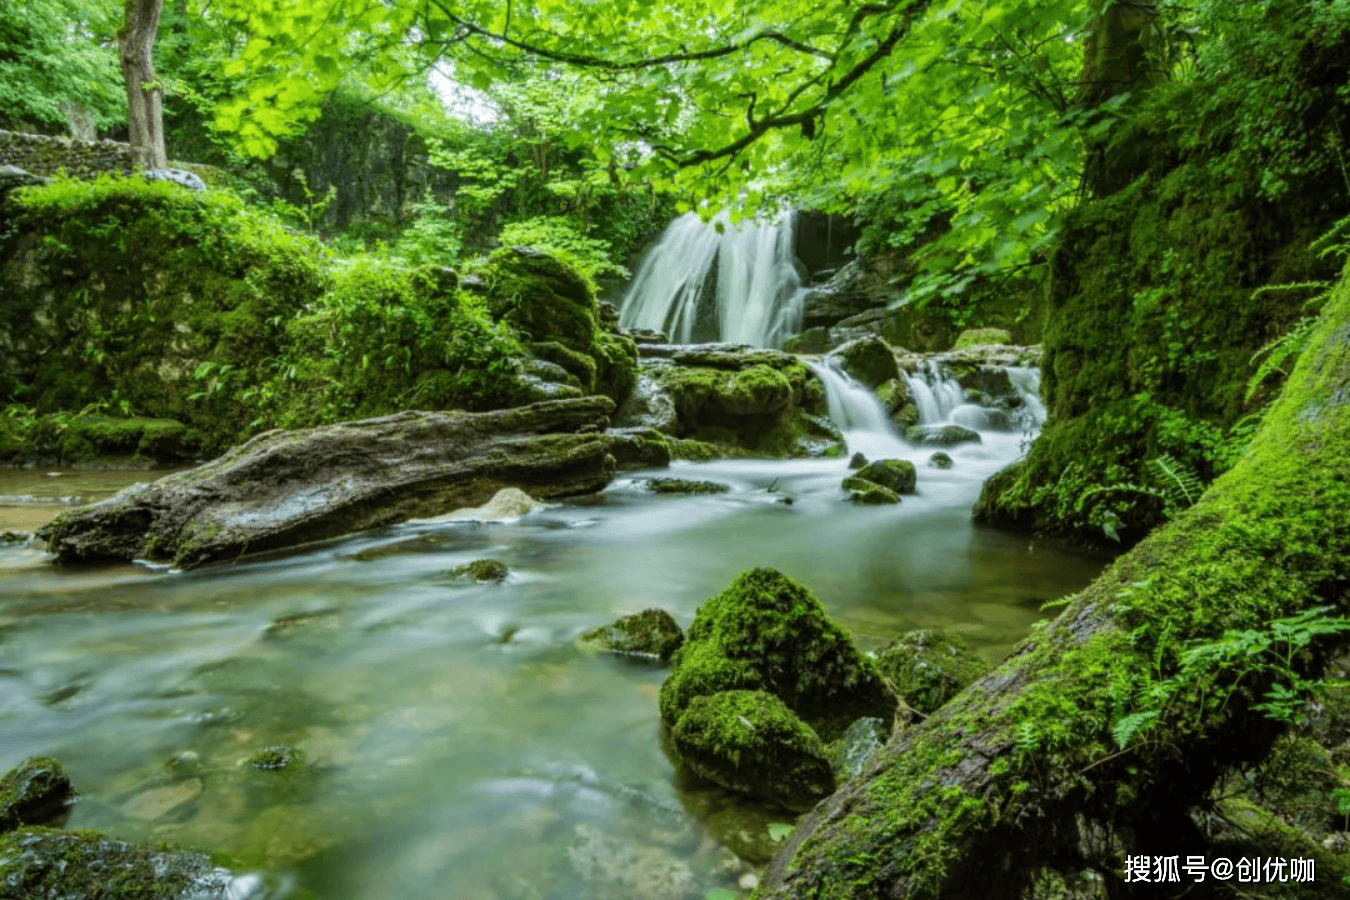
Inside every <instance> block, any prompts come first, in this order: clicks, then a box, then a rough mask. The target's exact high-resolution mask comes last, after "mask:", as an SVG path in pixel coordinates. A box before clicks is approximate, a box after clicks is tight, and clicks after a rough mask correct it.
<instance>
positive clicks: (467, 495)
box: [43, 397, 629, 567]
mask: <svg viewBox="0 0 1350 900" xmlns="http://www.w3.org/2000/svg"><path fill="white" fill-rule="evenodd" d="M613 408H614V405H613V403H612V402H611V401H610V400H609V399H608V398H605V397H586V398H581V399H576V400H556V401H549V402H544V403H536V404H533V405H532V406H526V407H520V408H517V409H508V410H497V411H494V412H487V413H466V412H443V413H428V412H404V413H399V414H397V415H392V416H384V417H381V418H377V419H366V420H364V421H359V422H345V423H341V424H338V425H327V426H323V427H319V428H310V429H303V430H297V431H271V432H266V433H264V434H260V435H258V436H257V437H255V438H253V439H252V440H250V441H248V442H247V443H244V444H241V445H239V446H238V447H235V448H234V449H232V450H230V451H229V452H227V453H226V454H225V455H223V456H221V457H220V458H219V459H216V460H213V461H212V462H209V463H206V464H205V465H202V466H199V467H197V468H196V469H192V470H190V471H187V472H180V473H177V474H175V475H170V476H168V477H167V478H163V479H160V480H159V481H157V482H155V483H153V484H149V485H146V484H139V485H133V486H132V487H130V488H128V489H126V490H124V491H122V492H121V493H119V494H117V495H115V496H113V497H111V498H109V499H107V500H105V501H103V502H101V503H97V504H94V505H92V506H87V507H83V508H80V509H77V510H72V511H70V512H68V513H65V514H63V515H61V516H59V517H57V518H56V519H55V520H53V521H52V522H51V523H50V524H49V525H48V526H47V527H46V528H45V529H44V532H43V536H44V537H45V538H46V540H47V541H48V544H49V546H50V548H51V549H52V551H53V552H54V553H56V554H57V556H58V557H59V558H60V559H62V560H131V559H149V560H163V561H169V562H172V563H173V564H174V565H177V566H180V567H190V566H197V565H202V564H204V563H210V562H217V561H221V560H232V559H235V558H237V557H239V556H241V555H243V554H245V553H254V552H258V551H263V550H274V549H278V548H284V547H290V546H294V545H296V544H301V543H305V542H307V541H314V540H322V539H324V538H329V537H335V536H337V535H341V534H346V533H349V532H353V531H360V530H363V529H367V528H375V527H379V526H382V525H389V524H393V523H395V522H401V521H405V520H407V519H411V518H427V517H431V516H436V515H440V514H443V513H445V512H449V511H451V510H455V509H459V508H462V507H468V506H477V505H479V504H481V503H483V502H485V501H487V500H488V499H489V498H491V497H492V496H493V494H495V493H496V492H497V491H499V490H501V489H502V488H507V487H516V488H521V489H523V490H526V491H528V493H529V494H530V495H531V496H533V497H536V498H539V499H544V500H547V499H551V498H554V497H562V496H567V495H572V494H585V493H590V492H593V491H598V490H600V489H602V488H603V487H604V486H605V485H607V484H608V483H609V481H610V480H611V479H612V478H613V475H614V470H615V458H614V455H613V454H612V453H611V447H612V445H614V444H615V443H616V442H619V443H622V442H624V441H627V440H629V438H628V436H610V435H607V434H604V433H603V432H601V431H600V430H599V429H600V428H603V426H604V424H605V422H606V416H607V415H608V414H609V413H610V412H611V411H612V410H613ZM581 431H586V432H587V433H578V432H581Z"/></svg>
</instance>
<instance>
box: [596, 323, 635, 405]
mask: <svg viewBox="0 0 1350 900" xmlns="http://www.w3.org/2000/svg"><path fill="white" fill-rule="evenodd" d="M595 363H596V372H595V391H596V393H598V394H604V395H605V396H606V397H609V398H610V399H611V400H613V401H614V404H615V405H616V406H618V405H620V404H622V403H623V402H624V401H625V400H627V399H628V395H629V394H631V393H632V392H633V387H634V386H635V385H636V384H637V379H638V349H637V344H636V343H635V342H634V341H633V339H632V338H630V337H625V336H623V335H617V334H609V333H608V332H601V333H599V334H598V335H596V339H595Z"/></svg>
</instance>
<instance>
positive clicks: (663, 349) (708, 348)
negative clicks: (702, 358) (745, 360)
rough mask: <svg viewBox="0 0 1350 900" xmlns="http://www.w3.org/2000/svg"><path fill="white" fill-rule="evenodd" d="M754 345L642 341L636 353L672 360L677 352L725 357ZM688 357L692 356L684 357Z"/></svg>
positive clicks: (746, 350)
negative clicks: (653, 342) (652, 342)
mask: <svg viewBox="0 0 1350 900" xmlns="http://www.w3.org/2000/svg"><path fill="white" fill-rule="evenodd" d="M754 349H755V348H754V347H751V346H750V345H749V344H737V343H733V342H731V341H719V342H716V343H711V344H651V343H644V344H642V345H640V346H639V348H638V353H639V354H640V355H641V357H642V358H643V359H667V360H673V359H674V357H675V354H677V353H688V354H694V355H695V356H697V355H700V354H709V355H710V358H718V359H722V358H726V357H727V356H728V355H736V354H741V353H749V352H752V351H754ZM685 358H686V359H690V358H693V357H688V356H687V357H685Z"/></svg>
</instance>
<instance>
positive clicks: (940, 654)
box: [877, 629, 989, 715]
mask: <svg viewBox="0 0 1350 900" xmlns="http://www.w3.org/2000/svg"><path fill="white" fill-rule="evenodd" d="M877 667H878V668H879V669H880V670H881V674H882V677H884V678H885V679H886V682H887V683H888V684H889V685H890V687H891V690H893V691H895V693H896V695H897V696H899V697H901V698H903V699H904V701H905V702H906V703H908V704H909V705H910V706H911V707H913V708H914V709H916V710H918V711H919V712H921V713H924V714H925V715H927V714H929V713H932V712H933V711H935V710H936V709H937V708H938V707H939V706H941V705H942V704H944V703H946V702H947V701H948V700H950V699H951V698H952V697H955V696H956V695H957V693H959V692H960V691H961V690H962V689H963V688H964V687H965V686H966V685H968V684H970V683H971V682H972V681H974V680H975V679H977V678H979V677H980V676H981V675H983V674H984V673H985V672H986V671H988V669H989V665H988V664H987V663H986V662H985V661H984V660H982V659H980V658H979V657H978V656H976V655H975V654H974V653H973V652H971V650H970V648H969V647H968V646H966V643H965V641H963V640H962V639H961V638H960V637H959V636H958V635H956V634H954V633H952V632H947V631H941V630H935V629H926V630H923V631H911V632H909V633H908V634H905V635H903V636H902V637H900V638H897V639H896V640H894V641H892V642H891V643H890V644H888V645H887V646H886V647H885V648H884V649H883V650H881V651H880V652H878V654H877Z"/></svg>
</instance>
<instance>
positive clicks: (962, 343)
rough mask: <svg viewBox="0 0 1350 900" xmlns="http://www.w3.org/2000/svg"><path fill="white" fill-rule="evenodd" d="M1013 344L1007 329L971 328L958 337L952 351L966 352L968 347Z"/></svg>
mask: <svg viewBox="0 0 1350 900" xmlns="http://www.w3.org/2000/svg"><path fill="white" fill-rule="evenodd" d="M1011 343H1012V334H1010V333H1009V332H1008V330H1007V329H1005V328H970V329H967V330H965V331H963V332H961V333H960V334H959V335H958V336H957V338H956V342H955V343H954V344H952V349H953V350H964V349H965V348H967V347H989V346H1000V345H1005V344H1011Z"/></svg>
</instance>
